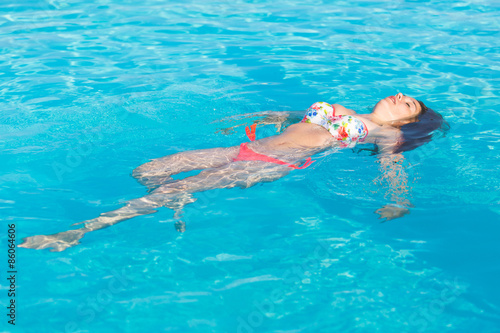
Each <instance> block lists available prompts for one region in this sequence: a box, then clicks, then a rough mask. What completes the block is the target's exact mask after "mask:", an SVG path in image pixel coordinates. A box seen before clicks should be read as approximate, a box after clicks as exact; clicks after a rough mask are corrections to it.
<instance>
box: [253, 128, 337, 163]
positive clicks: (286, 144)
mask: <svg viewBox="0 0 500 333" xmlns="http://www.w3.org/2000/svg"><path fill="white" fill-rule="evenodd" d="M333 144H334V140H333V138H332V136H331V134H330V132H328V131H327V130H326V129H325V128H323V127H322V126H320V125H316V124H309V123H297V124H293V125H290V126H289V127H288V128H287V129H286V130H285V131H284V132H283V133H281V134H279V135H275V136H271V137H267V138H264V139H260V140H257V141H254V142H251V143H250V144H249V147H250V148H251V149H252V150H254V151H255V152H257V153H260V154H266V155H269V156H271V157H275V158H281V159H284V160H297V159H301V158H304V157H307V156H310V155H312V154H316V153H318V152H320V151H323V150H325V149H327V148H330V147H331V146H332V145H333Z"/></svg>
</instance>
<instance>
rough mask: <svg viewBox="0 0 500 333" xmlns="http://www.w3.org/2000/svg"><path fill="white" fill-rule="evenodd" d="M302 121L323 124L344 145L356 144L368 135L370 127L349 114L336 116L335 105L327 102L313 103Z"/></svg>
mask: <svg viewBox="0 0 500 333" xmlns="http://www.w3.org/2000/svg"><path fill="white" fill-rule="evenodd" d="M301 122H302V123H311V124H317V125H320V126H323V127H324V128H325V129H326V130H327V131H328V132H330V134H331V135H332V136H333V137H334V138H335V139H336V140H337V141H340V145H341V146H342V147H348V146H354V145H355V144H356V142H362V141H363V140H364V139H365V138H366V136H367V135H368V128H367V127H366V125H365V124H364V123H363V122H362V121H361V120H359V119H358V118H356V117H353V116H349V115H339V116H336V115H335V108H334V107H333V105H331V104H328V103H325V102H317V103H314V104H313V105H311V107H310V108H309V109H307V111H306V115H305V116H304V119H302V121H301Z"/></svg>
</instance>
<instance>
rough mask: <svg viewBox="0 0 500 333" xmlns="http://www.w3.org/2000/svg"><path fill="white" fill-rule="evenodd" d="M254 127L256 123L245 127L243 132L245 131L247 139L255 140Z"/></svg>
mask: <svg viewBox="0 0 500 333" xmlns="http://www.w3.org/2000/svg"><path fill="white" fill-rule="evenodd" d="M256 128H257V124H253V125H252V126H250V127H248V126H247V127H245V132H246V133H247V136H248V139H249V140H250V141H255V129H256ZM250 129H251V130H250Z"/></svg>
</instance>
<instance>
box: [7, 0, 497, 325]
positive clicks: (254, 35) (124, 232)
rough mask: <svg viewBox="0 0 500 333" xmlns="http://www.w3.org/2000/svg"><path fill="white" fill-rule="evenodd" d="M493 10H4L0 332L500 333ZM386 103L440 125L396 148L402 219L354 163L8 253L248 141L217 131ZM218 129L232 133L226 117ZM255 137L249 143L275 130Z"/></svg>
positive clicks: (373, 169) (306, 4)
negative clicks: (184, 160) (160, 169)
mask: <svg viewBox="0 0 500 333" xmlns="http://www.w3.org/2000/svg"><path fill="white" fill-rule="evenodd" d="M499 15H500V8H499V5H498V2H495V1H487V0H472V1H443V0H435V1H434V0H431V1H422V2H416V1H401V0H399V1H393V2H390V3H389V2H385V1H364V0H353V1H318V0H316V1H311V0H306V1H293V0H278V1H264V0H262V1H259V0H255V1H242V0H233V1H223V0H220V1H212V0H207V1H193V0H191V1H189V0H182V1H180V0H177V1H166V0H164V1H154V0H144V1H140V2H137V1H118V0H109V1H108V0H97V1H91V2H89V1H82V0H51V1H48V0H47V1H43V0H32V1H30V0H20V1H16V2H12V3H7V2H3V3H2V4H1V5H0V42H1V44H0V45H1V49H0V75H1V81H0V94H1V95H0V96H1V97H0V103H1V104H0V106H1V109H0V144H1V150H0V151H1V152H0V154H1V161H2V163H1V164H0V179H1V184H2V186H1V189H0V191H1V192H0V208H1V209H0V218H1V219H2V221H3V222H2V226H1V227H2V228H3V229H4V230H2V231H1V232H0V235H1V237H2V238H1V244H2V246H1V248H2V249H3V250H2V251H3V252H1V256H2V258H4V259H2V260H0V263H1V264H0V267H1V269H0V271H1V272H2V274H3V275H2V276H1V281H2V283H1V285H2V287H1V289H2V290H1V292H0V303H1V305H2V308H3V309H4V311H3V312H2V317H1V318H2V322H1V324H0V331H1V332H92V333H94V332H340V331H342V332H384V333H387V332H472V331H474V332H499V331H500V288H499V286H498V277H499V276H500V264H499V262H498V258H500V246H499V243H498V239H499V234H500V219H499V214H500V207H499V205H498V204H499V201H500V198H499V192H498V191H499V185H500V178H499V176H498V171H497V168H498V164H499V154H498V151H499V149H500V135H499V133H498V130H497V127H498V124H499V123H500V115H499V112H498V110H499V108H498V105H499V102H498V101H499V98H500V91H499V89H498V87H499V86H500V82H499V77H500V76H499V73H500V68H499V65H498V64H499V60H500V57H499V44H498V39H499V38H498V37H499V28H500V24H499V20H498V17H499ZM398 91H401V92H403V93H405V94H408V95H410V96H414V97H416V98H418V99H422V100H423V101H425V102H426V103H427V104H428V105H429V106H430V107H432V108H433V109H435V110H436V111H438V112H440V113H441V114H442V115H443V116H444V118H445V119H446V120H447V122H448V123H449V125H450V130H449V131H448V133H446V135H445V136H444V137H440V138H436V139H435V140H434V141H432V142H431V143H429V144H427V145H425V146H423V147H420V148H418V149H416V150H414V151H411V152H407V153H404V156H405V165H406V172H407V174H408V179H409V188H410V189H411V190H410V192H409V193H408V194H407V195H408V197H409V198H410V201H411V203H412V204H413V205H414V208H412V209H411V213H410V214H409V215H407V216H405V217H403V218H400V219H396V220H392V221H388V222H386V223H380V221H379V220H377V217H378V216H377V215H376V214H374V211H375V210H377V209H378V208H380V207H382V206H384V205H385V204H387V203H388V202H389V199H388V198H386V197H385V192H384V183H383V180H381V178H380V171H379V164H378V163H377V158H376V157H375V156H371V155H370V154H365V153H363V152H353V151H352V150H350V149H346V150H342V151H339V152H337V153H334V154H330V155H327V156H323V157H319V158H318V161H317V162H316V163H315V164H313V166H311V167H310V168H308V169H306V170H297V171H293V172H292V173H290V174H289V175H288V176H287V177H285V178H282V179H280V180H278V181H276V182H274V183H267V184H263V185H258V186H255V187H252V188H249V189H245V190H242V189H238V188H235V189H226V190H214V191H211V192H206V193H199V194H196V195H195V197H196V198H197V199H198V200H197V201H196V202H195V203H192V204H191V205H189V206H186V208H185V217H186V222H187V231H186V232H185V233H184V234H179V233H178V232H176V231H175V229H174V227H173V222H174V220H173V212H172V211H171V210H169V209H167V208H163V209H160V211H159V212H158V213H156V214H153V215H149V216H143V217H137V218H134V219H132V220H129V221H126V222H124V223H120V224H118V225H115V226H113V227H111V228H107V229H103V230H100V231H96V232H93V233H89V234H88V235H86V236H85V238H84V239H83V240H82V244H81V245H79V246H77V247H74V248H70V249H68V250H67V251H64V252H59V253H57V252H56V253H54V252H49V251H47V250H43V251H35V250H28V249H23V248H18V249H17V252H16V253H17V262H16V264H17V270H18V273H17V294H16V304H17V317H16V326H15V327H13V326H12V325H9V324H7V317H6V316H5V313H6V309H5V306H6V305H7V302H8V301H9V298H8V297H7V291H8V290H7V289H8V286H7V284H6V283H5V281H6V273H5V271H6V270H7V259H6V258H7V250H6V249H7V247H6V246H7V236H6V235H7V228H8V227H7V225H8V224H11V223H15V224H16V232H17V234H16V235H17V239H18V240H20V239H21V238H22V237H26V236H31V235H37V234H51V233H56V232H60V231H64V230H67V229H69V228H71V224H73V223H75V222H80V221H83V220H86V219H90V218H93V217H96V216H98V215H99V214H100V213H102V212H106V211H110V210H113V209H116V208H118V207H120V206H121V204H122V203H123V202H125V201H127V200H130V199H133V198H137V197H141V196H143V195H145V194H146V189H145V188H144V187H143V186H141V185H140V184H138V183H137V182H136V181H135V180H134V179H133V178H132V177H131V176H130V174H131V171H132V170H133V169H134V168H135V167H137V166H139V165H140V164H142V163H144V162H146V161H148V160H149V159H152V158H157V157H161V156H165V155H168V154H172V153H175V152H179V151H186V150H192V149H201V148H211V147H221V146H232V145H236V144H238V143H240V142H242V141H245V140H246V137H245V134H244V130H243V128H242V127H239V128H237V129H236V130H235V131H234V132H233V133H232V134H229V135H225V134H222V133H220V132H218V129H220V128H221V127H224V124H225V123H220V122H217V121H218V120H220V119H223V118H224V117H227V116H232V115H237V114H243V113H248V112H258V111H263V110H278V111H287V110H303V109H306V108H307V107H308V106H309V105H310V104H312V103H313V102H315V101H320V100H323V101H329V102H337V103H340V104H343V105H345V106H347V107H350V108H353V109H355V110H357V111H359V112H361V113H367V112H369V110H370V108H371V107H372V106H373V105H374V103H375V102H376V101H377V100H378V99H381V98H384V97H386V96H388V95H393V94H395V93H397V92H398ZM227 124H229V125H227V126H230V125H231V124H234V123H229V122H228V123H227ZM273 133H274V129H273V127H272V126H268V127H263V128H262V129H260V132H259V135H262V136H264V135H272V134H273Z"/></svg>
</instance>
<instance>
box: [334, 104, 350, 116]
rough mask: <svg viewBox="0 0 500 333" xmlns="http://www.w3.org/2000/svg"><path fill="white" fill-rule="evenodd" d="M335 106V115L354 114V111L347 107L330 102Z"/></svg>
mask: <svg viewBox="0 0 500 333" xmlns="http://www.w3.org/2000/svg"><path fill="white" fill-rule="evenodd" d="M332 106H333V107H334V108H335V115H337V116H346V115H356V111H354V110H351V109H348V108H346V107H344V106H342V105H340V104H332Z"/></svg>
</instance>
